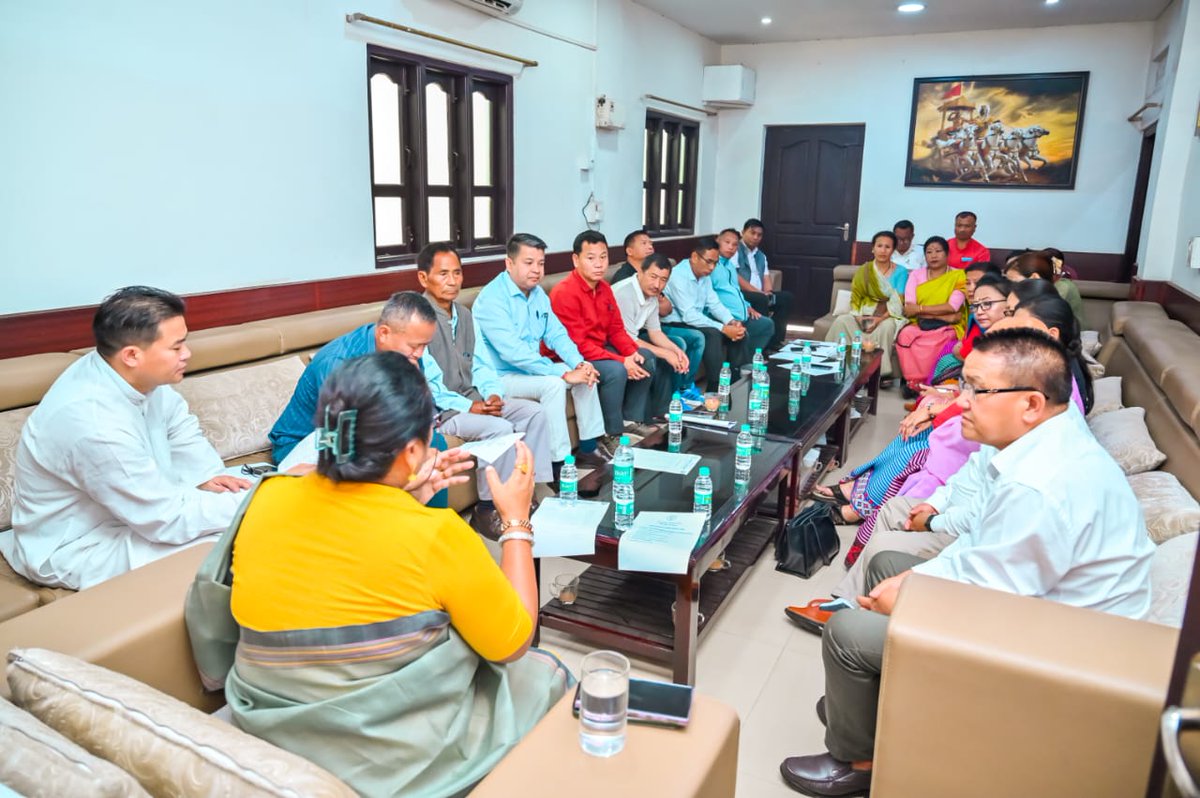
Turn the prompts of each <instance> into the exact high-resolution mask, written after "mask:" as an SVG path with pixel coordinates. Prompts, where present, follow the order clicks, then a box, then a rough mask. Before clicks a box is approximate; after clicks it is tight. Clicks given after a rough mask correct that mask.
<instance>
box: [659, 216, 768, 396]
mask: <svg viewBox="0 0 1200 798" xmlns="http://www.w3.org/2000/svg"><path fill="white" fill-rule="evenodd" d="M719 260H720V255H719V253H718V251H717V240H716V239H715V238H713V237H712V236H703V237H701V238H699V239H697V241H696V244H695V246H694V247H692V255H691V257H690V258H689V259H688V264H687V266H684V265H683V264H682V263H681V264H679V265H678V266H676V267H675V268H674V269H672V270H671V279H670V280H669V281H668V282H667V289H666V294H667V298H668V299H670V300H671V305H672V308H671V312H670V313H668V314H667V315H666V316H665V317H664V318H663V320H662V326H663V328H664V329H665V330H666V332H667V335H670V334H671V331H672V330H673V329H685V330H686V329H691V330H697V331H698V332H700V333H701V334H702V335H703V336H704V355H703V356H702V358H701V362H702V363H703V364H704V376H705V379H706V380H707V390H709V391H715V390H717V387H718V385H719V384H720V378H721V363H722V360H728V361H729V365H730V366H731V367H733V368H737V367H738V366H741V365H743V364H745V363H748V362H750V356H751V353H750V349H749V348H748V347H747V346H746V327H745V325H743V324H742V323H741V322H740V321H738V320H737V319H735V318H734V317H733V314H732V313H731V312H730V311H729V308H727V307H725V305H724V304H723V303H722V302H721V300H720V298H719V297H718V296H717V293H716V291H715V290H713V285H712V277H711V275H712V273H713V269H715V268H716V267H717V262H718V261H719Z"/></svg>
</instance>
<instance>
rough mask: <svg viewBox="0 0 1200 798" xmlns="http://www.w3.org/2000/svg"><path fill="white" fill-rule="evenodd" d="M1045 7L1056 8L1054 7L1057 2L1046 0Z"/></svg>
mask: <svg viewBox="0 0 1200 798" xmlns="http://www.w3.org/2000/svg"><path fill="white" fill-rule="evenodd" d="M1046 5H1048V6H1056V5H1058V0H1046Z"/></svg>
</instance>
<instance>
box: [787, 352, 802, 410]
mask: <svg viewBox="0 0 1200 798" xmlns="http://www.w3.org/2000/svg"><path fill="white" fill-rule="evenodd" d="M803 382H804V367H803V366H802V365H800V358H795V359H794V360H792V370H791V373H789V374H788V404H791V403H792V402H799V401H800V394H801V391H802V384H803Z"/></svg>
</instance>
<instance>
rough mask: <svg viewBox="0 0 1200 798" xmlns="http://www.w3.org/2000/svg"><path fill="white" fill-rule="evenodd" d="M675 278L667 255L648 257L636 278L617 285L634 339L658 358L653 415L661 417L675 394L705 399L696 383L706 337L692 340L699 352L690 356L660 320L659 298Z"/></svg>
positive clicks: (620, 305)
mask: <svg viewBox="0 0 1200 798" xmlns="http://www.w3.org/2000/svg"><path fill="white" fill-rule="evenodd" d="M670 279H671V261H670V260H668V259H667V256H666V255H661V254H654V255H650V256H648V257H646V258H645V259H644V260H643V261H642V262H641V264H639V266H638V268H637V270H636V271H635V272H634V275H633V276H632V277H627V278H625V279H624V280H621V281H620V282H619V283H617V284H616V285H614V286H613V296H614V297H615V298H616V300H617V309H618V310H620V311H621V321H622V322H623V323H624V324H625V331H626V332H627V333H629V337H630V338H634V339H637V340H640V341H642V342H643V344H644V346H645V347H646V348H647V349H649V350H650V351H651V352H652V353H654V355H655V356H656V358H657V367H656V369H655V373H654V377H653V381H652V382H651V384H650V407H651V411H652V412H651V415H652V416H657V415H660V414H661V413H662V412H663V411H664V409H665V408H666V403H667V402H668V401H669V400H670V398H671V392H672V391H679V392H680V393H681V394H687V397H686V398H689V399H691V400H693V401H700V400H703V397H701V396H700V394H699V392H698V391H696V389H695V386H694V385H693V383H694V382H695V379H696V370H697V369H699V368H700V358H701V356H702V355H703V354H704V338H703V337H701V336H696V337H695V339H693V338H688V339H686V341H688V342H690V341H692V340H696V341H697V342H698V346H697V351H693V352H692V353H691V354H690V355H689V354H688V353H687V352H685V351H684V350H683V349H682V348H680V347H679V345H678V344H676V343H675V341H673V340H672V339H671V338H669V337H668V336H667V334H666V333H664V332H663V329H662V323H661V322H660V321H659V318H658V298H659V296H661V295H662V292H663V289H665V288H666V286H667V282H668V281H669V280H670Z"/></svg>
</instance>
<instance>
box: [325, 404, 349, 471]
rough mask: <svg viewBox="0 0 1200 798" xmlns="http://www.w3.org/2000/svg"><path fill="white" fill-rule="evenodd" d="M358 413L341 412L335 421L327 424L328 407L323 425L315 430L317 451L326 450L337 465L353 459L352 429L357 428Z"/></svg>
mask: <svg viewBox="0 0 1200 798" xmlns="http://www.w3.org/2000/svg"><path fill="white" fill-rule="evenodd" d="M357 419H358V411H357V410H343V411H341V412H340V413H338V414H337V419H336V420H335V421H334V423H333V424H332V425H331V424H330V423H329V407H326V408H325V423H324V424H323V425H322V426H321V429H319V430H317V441H316V443H317V451H318V452H320V451H326V450H328V451H329V452H330V453H332V455H333V461H334V462H335V463H337V464H338V465H342V464H344V463H348V462H350V461H351V460H353V459H354V428H355V426H357Z"/></svg>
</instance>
